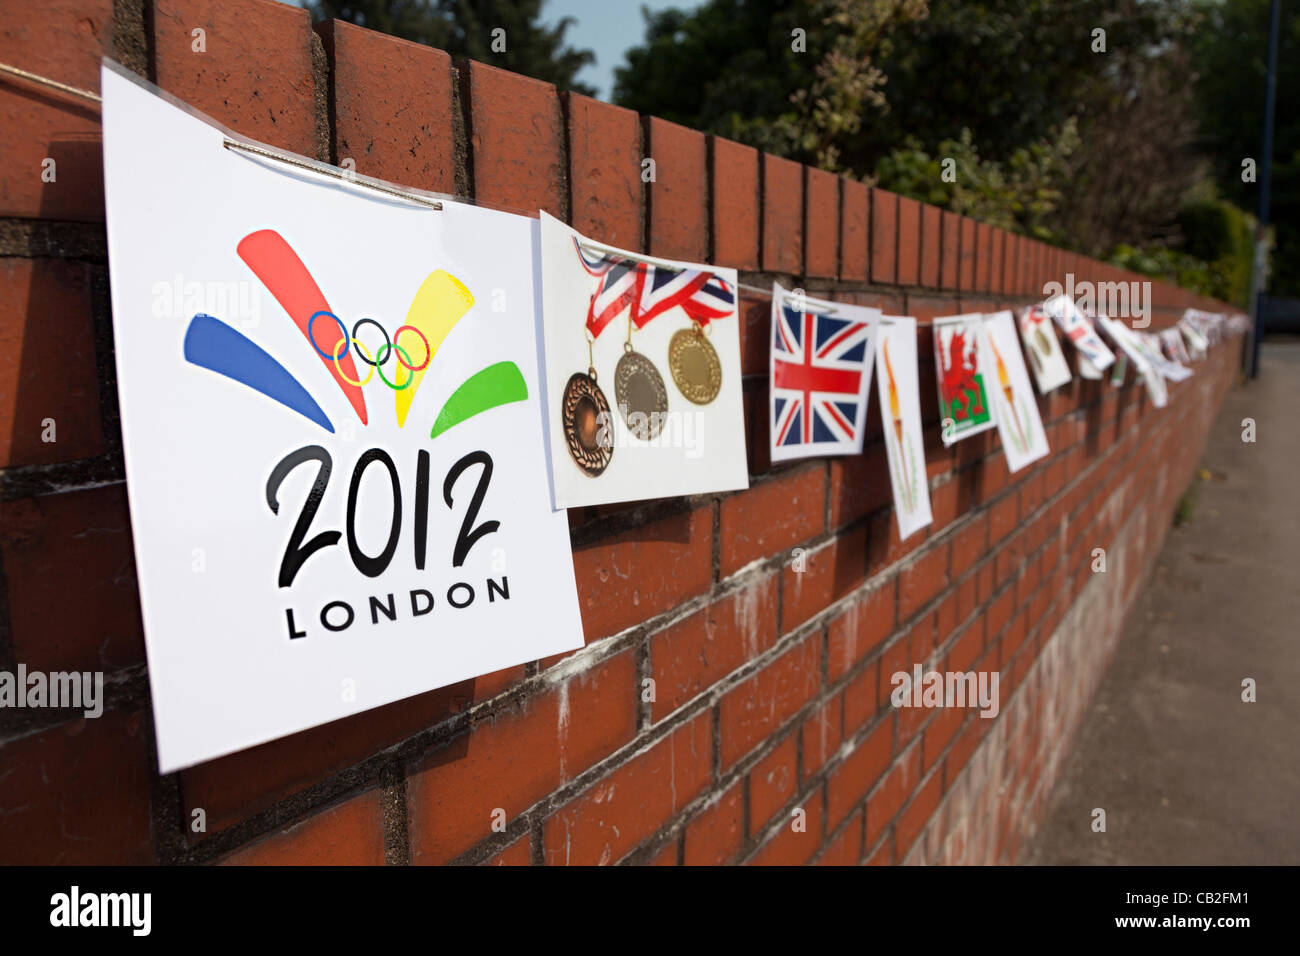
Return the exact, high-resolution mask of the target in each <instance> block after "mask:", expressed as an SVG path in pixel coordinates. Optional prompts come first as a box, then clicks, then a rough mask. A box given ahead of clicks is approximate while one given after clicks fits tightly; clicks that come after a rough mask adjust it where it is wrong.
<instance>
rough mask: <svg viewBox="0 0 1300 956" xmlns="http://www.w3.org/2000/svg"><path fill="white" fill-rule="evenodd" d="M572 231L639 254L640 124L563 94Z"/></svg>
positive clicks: (631, 115) (624, 113) (630, 115)
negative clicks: (567, 139) (567, 136)
mask: <svg viewBox="0 0 1300 956" xmlns="http://www.w3.org/2000/svg"><path fill="white" fill-rule="evenodd" d="M564 97H565V107H566V109H565V116H566V119H567V122H568V132H569V186H570V200H571V202H572V205H573V208H572V217H573V220H572V225H573V228H574V229H576V230H578V231H579V232H581V233H583V234H584V235H588V236H592V237H594V238H596V239H599V240H600V241H601V242H606V243H609V244H610V245H614V246H618V247H619V248H622V249H631V250H633V251H636V252H639V251H641V248H642V226H641V216H642V209H641V155H640V153H641V151H640V148H639V146H640V142H641V121H640V117H638V116H637V114H636V113H635V112H633V111H632V110H627V109H623V108H622V107H620V106H614V105H612V104H610V103H602V102H600V101H599V100H593V99H591V98H589V97H586V96H582V95H580V94H577V93H572V92H569V93H565V94H564Z"/></svg>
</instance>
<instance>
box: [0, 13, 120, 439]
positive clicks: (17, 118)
mask: <svg viewBox="0 0 1300 956" xmlns="http://www.w3.org/2000/svg"><path fill="white" fill-rule="evenodd" d="M112 24H113V2H112V0H50V2H46V3H40V4H36V3H17V4H6V7H5V15H4V22H3V23H0V63H8V64H11V65H12V66H16V67H18V68H20V69H24V70H27V71H29V72H32V73H37V74H39V75H41V76H48V77H50V78H51V79H54V80H58V81H59V82H60V83H66V84H68V85H69V86H75V87H78V88H79V89H83V90H93V91H95V92H99V58H100V57H101V56H104V55H105V54H107V55H110V56H111V55H113V53H114V49H113V28H112ZM0 129H3V130H4V131H5V160H4V164H3V166H0V216H20V217H23V218H28V219H35V218H42V219H71V220H77V221H80V222H98V221H100V220H102V219H103V218H104V167H103V159H102V155H103V152H102V149H101V146H100V125H99V109H98V107H96V106H94V105H93V104H91V103H87V102H84V101H83V100H82V99H81V98H80V97H77V96H71V95H68V94H65V93H59V92H55V91H53V90H50V89H48V88H46V87H43V86H37V85H36V84H33V83H31V82H29V81H27V80H18V79H15V78H13V77H9V76H6V77H5V78H4V81H3V82H0ZM46 159H52V160H54V173H55V179H54V181H53V182H44V181H43V180H44V177H43V176H42V173H43V172H44V171H45V165H44V164H45V160H46ZM0 391H3V390H0ZM6 431H7V429H6Z"/></svg>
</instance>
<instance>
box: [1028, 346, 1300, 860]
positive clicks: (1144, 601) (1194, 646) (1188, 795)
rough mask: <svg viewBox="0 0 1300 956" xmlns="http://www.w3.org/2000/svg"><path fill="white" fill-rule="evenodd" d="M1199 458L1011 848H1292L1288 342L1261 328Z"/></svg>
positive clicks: (1292, 856)
mask: <svg viewBox="0 0 1300 956" xmlns="http://www.w3.org/2000/svg"><path fill="white" fill-rule="evenodd" d="M1244 418H1253V419H1254V420H1255V422H1256V439H1257V440H1256V441H1255V443H1253V444H1248V443H1245V442H1243V441H1242V424H1241V422H1242V419H1244ZM1201 467H1202V468H1203V469H1207V470H1208V471H1209V472H1210V477H1209V478H1208V479H1207V480H1198V481H1196V482H1195V483H1194V492H1193V493H1194V496H1195V497H1194V503H1193V507H1192V510H1191V516H1190V519H1189V520H1188V521H1186V522H1185V523H1184V524H1182V525H1181V526H1180V527H1176V528H1173V529H1171V531H1170V532H1169V535H1168V537H1167V538H1166V540H1165V544H1164V548H1163V550H1162V552H1161V554H1160V558H1159V562H1158V564H1157V567H1156V570H1155V572H1154V574H1153V576H1152V578H1151V580H1150V582H1149V583H1148V584H1147V586H1146V587H1145V588H1144V589H1143V592H1142V594H1141V595H1140V596H1139V597H1138V599H1137V602H1136V604H1135V605H1134V609H1133V611H1132V613H1131V615H1130V618H1129V621H1128V624H1127V626H1126V628H1125V633H1124V635H1123V636H1122V638H1121V640H1120V644H1119V646H1118V648H1117V650H1116V651H1115V658H1114V660H1113V662H1112V664H1111V667H1110V670H1109V671H1108V672H1107V674H1106V676H1105V678H1104V679H1103V681H1102V684H1101V688H1100V690H1099V691H1098V694H1097V697H1096V699H1095V700H1094V702H1093V705H1092V707H1091V710H1090V711H1089V713H1088V715H1087V716H1086V717H1085V718H1084V722H1083V725H1082V727H1081V729H1080V732H1079V734H1078V736H1077V737H1076V739H1075V743H1074V747H1073V752H1072V753H1071V755H1070V756H1069V758H1068V759H1067V762H1066V765H1065V770H1064V772H1063V774H1062V776H1061V780H1060V782H1059V783H1058V784H1057V787H1056V789H1055V791H1054V793H1053V794H1052V797H1051V801H1050V803H1049V806H1048V810H1047V815H1046V819H1045V821H1044V823H1043V825H1042V827H1041V828H1040V829H1039V831H1038V833H1037V834H1035V835H1034V837H1033V838H1032V839H1031V840H1030V841H1029V842H1028V843H1027V845H1026V847H1025V849H1024V851H1023V852H1022V853H1021V859H1020V862H1022V863H1030V864H1155V865H1179V864H1232V865H1235V864H1296V863H1300V809H1298V808H1297V798H1300V561H1298V560H1297V552H1300V339H1295V338H1273V339H1268V340H1266V341H1265V342H1264V344H1263V347H1262V351H1261V368H1260V377H1259V379H1258V380H1256V381H1255V382H1253V383H1251V384H1249V385H1245V386H1236V387H1234V388H1233V390H1232V391H1231V392H1229V394H1228V396H1227V398H1226V400H1225V402H1224V406H1223V409H1222V411H1221V412H1220V415H1219V419H1218V421H1217V422H1216V423H1215V426H1214V428H1213V430H1212V432H1211V434H1210V439H1209V444H1208V447H1207V450H1206V453H1205V456H1204V458H1203V460H1202V464H1201ZM1247 677H1250V678H1254V680H1255V682H1256V702H1255V703H1244V702H1243V701H1242V680H1243V679H1244V678H1247ZM1098 807H1100V808H1103V809H1104V810H1105V811H1106V832H1104V833H1097V832H1093V830H1092V821H1093V810H1094V808H1098Z"/></svg>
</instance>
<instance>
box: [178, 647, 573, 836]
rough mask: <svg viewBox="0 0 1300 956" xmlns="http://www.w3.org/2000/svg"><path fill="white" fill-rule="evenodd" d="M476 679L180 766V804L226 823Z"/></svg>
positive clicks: (409, 728) (442, 714)
mask: <svg viewBox="0 0 1300 956" xmlns="http://www.w3.org/2000/svg"><path fill="white" fill-rule="evenodd" d="M520 676H522V668H520ZM481 680H482V678H476V679H475V680H471V681H464V682H462V683H460V684H454V685H452V686H450V687H444V688H440V689H438V690H435V691H430V692H429V693H427V694H420V695H417V696H415V697H409V698H407V699H406V700H400V701H396V702H394V703H392V704H387V705H385V706H383V707H376V708H374V709H373V710H368V711H366V712H364V713H361V714H356V715H354V716H352V717H345V718H343V719H342V720H335V721H332V722H330V723H328V724H322V725H320V726H318V727H312V728H310V729H308V730H304V731H302V732H301V733H297V734H292V735H290V736H288V737H281V738H280V739H278V740H272V741H270V742H268V743H265V744H260V745H258V746H256V747H250V748H248V749H246V750H240V751H238V752H236V753H233V754H230V755H228V756H225V757H220V758H218V759H216V760H210V761H208V762H206V763H202V764H199V765H197V766H195V767H190V768H189V769H188V770H183V771H181V776H180V780H181V799H182V801H183V803H184V806H185V812H186V814H187V816H188V814H190V813H191V812H192V811H193V810H195V809H199V808H201V809H202V810H203V811H204V813H205V814H206V816H207V821H208V835H210V834H212V833H216V832H219V831H220V830H223V829H226V828H227V827H229V826H231V825H232V824H234V823H237V822H238V821H240V820H242V819H244V818H246V817H248V816H251V815H253V814H254V813H258V812H260V811H262V810H265V809H267V808H268V807H270V806H272V805H273V804H274V803H275V802H276V801H277V800H280V799H282V798H284V797H287V796H290V795H292V794H294V793H298V792H301V791H302V790H305V789H307V788H308V787H310V786H312V785H314V784H316V783H319V782H320V781H322V780H324V779H326V778H327V777H328V776H330V775H331V774H333V773H336V772H338V771H339V770H342V769H344V768H345V767H349V766H351V765H353V764H355V763H357V762H358V761H360V760H363V759H365V757H367V756H369V755H370V754H371V753H373V752H375V751H377V750H383V749H385V748H387V747H390V746H393V745H394V744H397V743H399V742H400V741H402V740H404V739H406V738H407V737H410V736H412V735H413V734H416V733H418V732H419V731H420V730H422V729H424V728H425V727H431V726H433V725H434V724H436V723H438V722H439V721H441V720H443V719H445V718H446V717H447V716H448V715H449V714H451V713H452V712H453V704H452V702H453V700H454V699H456V698H458V697H459V698H463V700H464V704H465V705H466V706H467V705H468V703H469V702H470V699H471V697H472V695H473V693H474V687H475V684H476V682H478V681H481ZM553 737H554V731H553V730H552V738H553ZM464 749H465V745H464V738H461V740H460V743H459V744H458V745H456V746H454V747H452V748H449V753H454V752H460V753H463V752H464ZM203 838H205V837H204V836H202V835H195V836H194V837H193V839H195V840H200V839H203Z"/></svg>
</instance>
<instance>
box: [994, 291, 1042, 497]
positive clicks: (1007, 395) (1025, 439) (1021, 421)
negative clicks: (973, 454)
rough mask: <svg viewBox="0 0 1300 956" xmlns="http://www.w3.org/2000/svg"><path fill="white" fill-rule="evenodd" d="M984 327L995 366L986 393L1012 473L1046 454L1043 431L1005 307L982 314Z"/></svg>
mask: <svg viewBox="0 0 1300 956" xmlns="http://www.w3.org/2000/svg"><path fill="white" fill-rule="evenodd" d="M984 327H985V331H986V332H987V334H988V341H989V351H991V352H992V353H993V365H994V369H995V375H994V376H993V377H992V380H991V382H990V388H989V392H990V393H991V399H992V402H993V406H994V408H995V409H996V410H997V411H996V416H997V420H998V434H999V435H1001V437H1002V450H1003V451H1004V452H1006V456H1007V468H1008V469H1009V470H1010V471H1012V472H1013V473H1014V472H1017V471H1019V470H1020V469H1021V468H1024V467H1025V465H1028V464H1030V463H1032V462H1035V461H1037V460H1038V459H1040V458H1042V457H1043V456H1044V455H1046V454H1047V453H1048V451H1049V449H1048V447H1047V434H1046V432H1044V430H1043V421H1042V418H1041V417H1039V414H1038V402H1037V400H1036V399H1035V398H1034V387H1033V385H1032V384H1030V381H1029V372H1028V371H1027V370H1026V369H1025V362H1024V359H1023V358H1021V355H1020V342H1019V339H1018V336H1017V335H1016V320H1015V318H1014V317H1013V316H1012V314H1011V312H1010V311H1007V310H1004V311H1002V312H994V313H992V314H990V315H988V316H986V317H985V320H984Z"/></svg>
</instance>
